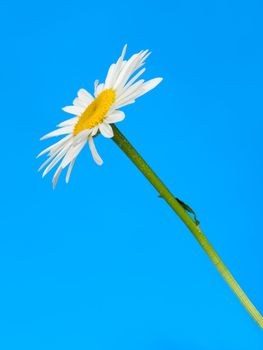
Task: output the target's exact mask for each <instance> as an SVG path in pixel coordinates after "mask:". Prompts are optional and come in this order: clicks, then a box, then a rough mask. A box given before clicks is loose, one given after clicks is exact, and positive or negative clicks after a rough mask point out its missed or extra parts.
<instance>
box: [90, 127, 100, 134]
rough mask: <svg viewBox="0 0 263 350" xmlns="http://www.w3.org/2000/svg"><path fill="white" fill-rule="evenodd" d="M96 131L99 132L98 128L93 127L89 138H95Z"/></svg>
mask: <svg viewBox="0 0 263 350" xmlns="http://www.w3.org/2000/svg"><path fill="white" fill-rule="evenodd" d="M98 130H99V127H98V126H95V127H94V128H93V130H92V133H91V136H95V135H96V134H97V132H98Z"/></svg>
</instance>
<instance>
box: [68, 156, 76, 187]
mask: <svg viewBox="0 0 263 350" xmlns="http://www.w3.org/2000/svg"><path fill="white" fill-rule="evenodd" d="M75 160H76V158H75V159H73V160H72V161H71V162H70V164H69V167H68V171H67V175H66V183H68V182H69V178H70V174H71V171H72V169H73V166H74V163H75Z"/></svg>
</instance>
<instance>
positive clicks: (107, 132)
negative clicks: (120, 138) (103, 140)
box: [99, 123, 114, 138]
mask: <svg viewBox="0 0 263 350" xmlns="http://www.w3.org/2000/svg"><path fill="white" fill-rule="evenodd" d="M99 130H100V132H101V134H102V135H103V136H104V137H107V138H111V137H113V136H114V134H113V130H112V127H111V126H110V125H109V124H107V123H102V124H100V125H99Z"/></svg>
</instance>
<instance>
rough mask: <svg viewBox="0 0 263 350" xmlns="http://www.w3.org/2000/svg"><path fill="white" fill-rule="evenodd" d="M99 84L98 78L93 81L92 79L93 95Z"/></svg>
mask: <svg viewBox="0 0 263 350" xmlns="http://www.w3.org/2000/svg"><path fill="white" fill-rule="evenodd" d="M98 85H99V80H98V79H96V80H95V81H94V95H95V93H96V90H97V86H98Z"/></svg>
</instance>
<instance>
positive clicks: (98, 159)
mask: <svg viewBox="0 0 263 350" xmlns="http://www.w3.org/2000/svg"><path fill="white" fill-rule="evenodd" d="M89 148H90V151H91V154H92V157H93V159H94V161H95V163H97V164H98V165H102V164H103V160H102V159H101V157H100V155H99V154H98V152H97V150H96V147H95V144H94V141H93V137H92V136H90V137H89Z"/></svg>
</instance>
